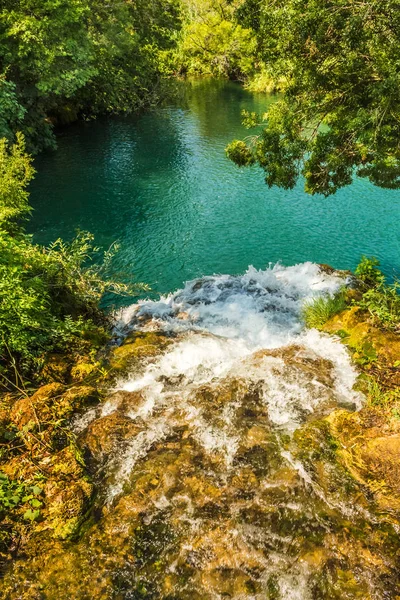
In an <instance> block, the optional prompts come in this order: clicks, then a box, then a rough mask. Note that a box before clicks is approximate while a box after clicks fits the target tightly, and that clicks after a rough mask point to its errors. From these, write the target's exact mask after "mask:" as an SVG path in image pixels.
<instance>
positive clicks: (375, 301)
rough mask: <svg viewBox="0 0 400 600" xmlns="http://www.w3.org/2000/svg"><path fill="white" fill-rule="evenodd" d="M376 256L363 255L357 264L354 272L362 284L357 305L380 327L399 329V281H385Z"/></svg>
mask: <svg viewBox="0 0 400 600" xmlns="http://www.w3.org/2000/svg"><path fill="white" fill-rule="evenodd" d="M378 267H379V261H378V260H377V259H376V258H373V259H368V258H366V257H365V256H364V257H363V258H362V260H361V262H360V264H359V265H358V267H357V269H356V271H355V274H356V275H357V276H358V277H359V278H360V280H361V281H362V282H363V284H364V292H363V295H362V298H361V299H360V301H359V302H358V305H359V306H360V308H361V309H362V310H366V311H368V312H369V313H370V315H371V316H372V317H373V319H374V320H375V321H376V322H377V323H378V324H379V325H380V326H382V327H385V328H387V329H391V330H399V329H400V295H399V288H400V283H399V282H398V281H395V282H394V283H393V284H388V283H386V279H385V276H384V275H383V273H382V272H381V271H380V270H379V268H378Z"/></svg>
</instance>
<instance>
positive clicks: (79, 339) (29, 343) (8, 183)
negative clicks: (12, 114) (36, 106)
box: [0, 134, 128, 389]
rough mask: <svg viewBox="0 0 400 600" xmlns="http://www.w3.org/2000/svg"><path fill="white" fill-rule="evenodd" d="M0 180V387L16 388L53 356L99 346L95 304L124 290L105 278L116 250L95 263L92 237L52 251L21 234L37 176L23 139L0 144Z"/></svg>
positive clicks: (101, 335) (102, 335)
mask: <svg viewBox="0 0 400 600" xmlns="http://www.w3.org/2000/svg"><path fill="white" fill-rule="evenodd" d="M0 173H1V178H0V296H1V298H2V301H1V304H0V384H2V386H3V387H6V388H7V387H9V386H10V385H11V386H13V387H14V388H17V389H18V388H19V387H20V386H21V385H22V384H23V380H24V379H25V378H26V377H28V378H29V377H32V376H36V377H37V376H38V374H39V372H40V370H41V368H42V367H43V366H44V364H45V359H46V356H47V355H49V354H50V353H51V352H55V351H57V352H67V353H68V354H70V355H71V354H74V352H75V353H77V354H79V352H82V351H88V349H90V347H91V344H92V343H94V341H96V340H97V343H101V342H102V341H103V342H104V340H105V339H106V326H107V318H106V316H105V315H104V313H103V312H102V311H101V310H100V308H99V302H100V299H101V297H102V295H103V294H104V293H105V292H107V291H110V292H118V293H127V292H128V288H127V287H126V286H123V285H121V284H118V283H115V282H113V281H110V280H108V279H106V278H105V277H104V275H105V273H106V270H107V266H108V264H109V262H110V260H111V258H112V255H113V249H111V250H109V251H108V252H106V253H105V254H104V256H103V258H104V260H103V261H102V262H100V261H99V260H98V255H99V250H98V249H97V248H95V247H94V245H93V237H92V236H91V235H90V234H88V233H79V234H78V236H77V237H76V238H75V239H74V240H73V241H72V242H71V243H69V244H66V243H64V242H63V241H62V240H57V241H55V242H54V243H53V244H51V245H50V247H49V248H43V247H41V246H38V245H35V244H33V243H32V240H31V237H30V236H28V235H26V233H25V232H24V228H23V226H22V222H23V220H24V219H26V217H27V216H28V215H29V212H30V206H29V203H28V199H29V195H28V192H27V189H26V188H27V185H28V183H29V181H30V180H31V179H32V177H33V175H34V170H33V167H32V161H31V159H30V158H29V156H28V155H27V154H26V153H25V145H24V140H23V138H22V136H21V135H20V134H19V135H18V136H17V143H16V144H14V145H11V146H7V145H6V143H5V142H4V141H3V142H2V143H1V145H0ZM94 259H96V260H95V261H94Z"/></svg>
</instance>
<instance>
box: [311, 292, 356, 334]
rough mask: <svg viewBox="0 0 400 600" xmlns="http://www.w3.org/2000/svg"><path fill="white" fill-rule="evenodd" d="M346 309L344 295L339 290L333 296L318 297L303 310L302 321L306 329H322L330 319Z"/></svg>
mask: <svg viewBox="0 0 400 600" xmlns="http://www.w3.org/2000/svg"><path fill="white" fill-rule="evenodd" d="M345 308H346V293H345V291H344V290H340V291H339V292H337V293H336V294H334V295H333V296H330V295H327V296H318V297H317V298H315V299H314V300H312V301H311V302H309V303H308V304H306V305H305V306H304V308H303V320H304V322H305V324H306V326H307V327H315V328H319V327H322V325H324V324H325V323H326V322H327V321H328V320H329V319H330V318H331V317H333V316H334V315H336V314H337V313H339V312H341V311H342V310H344V309H345Z"/></svg>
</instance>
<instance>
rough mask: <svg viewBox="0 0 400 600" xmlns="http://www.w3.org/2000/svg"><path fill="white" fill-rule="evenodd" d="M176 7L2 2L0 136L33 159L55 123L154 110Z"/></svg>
mask: <svg viewBox="0 0 400 600" xmlns="http://www.w3.org/2000/svg"><path fill="white" fill-rule="evenodd" d="M179 26H180V20H179V5H178V0H168V1H164V2H163V1H161V0H149V1H148V2H144V0H136V1H135V2H132V1H131V0H121V1H118V2H106V3H103V2H99V1H98V0H12V1H11V0H3V3H2V4H1V8H0V108H1V109H2V110H1V113H0V133H1V135H2V136H5V137H7V138H8V139H9V141H13V140H14V136H15V133H16V131H18V130H21V131H23V133H24V134H25V137H26V139H27V143H28V147H29V149H30V150H31V151H34V152H38V151H39V150H41V149H42V148H43V147H46V146H51V145H54V136H53V134H52V127H53V124H54V123H55V122H59V121H68V120H73V119H76V118H77V116H78V115H79V114H81V113H84V114H85V115H86V116H88V115H89V116H92V115H93V114H98V113H105V112H121V111H122V112H128V111H130V110H135V109H136V108H138V106H142V105H144V104H148V103H149V102H154V99H155V98H156V93H155V91H154V90H157V91H158V90H159V86H158V80H159V79H160V78H161V76H162V75H163V73H164V71H165V68H164V60H163V58H164V55H163V53H164V52H166V51H167V50H168V48H170V47H171V45H172V44H173V43H174V40H175V39H176V37H177V30H178V29H179Z"/></svg>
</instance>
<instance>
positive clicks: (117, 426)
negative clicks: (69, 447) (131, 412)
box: [79, 412, 140, 462]
mask: <svg viewBox="0 0 400 600" xmlns="http://www.w3.org/2000/svg"><path fill="white" fill-rule="evenodd" d="M139 431H140V426H138V424H137V423H135V422H134V421H132V419H130V418H129V417H127V416H124V415H123V414H121V413H120V412H113V413H111V414H110V415H107V416H105V417H101V418H100V419H96V420H95V421H93V422H92V423H91V424H90V425H89V427H88V429H87V430H86V431H85V432H84V433H83V434H82V435H81V436H80V438H79V445H80V446H81V447H82V448H85V449H87V450H88V451H89V453H90V456H91V457H92V458H93V459H94V460H95V461H96V462H102V461H103V460H104V459H105V458H106V457H107V456H108V455H109V454H110V453H111V452H113V451H114V450H115V449H116V447H117V446H118V445H120V444H122V443H123V442H125V441H127V440H128V439H131V438H132V437H133V436H134V435H136V434H137V433H138V432H139Z"/></svg>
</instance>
